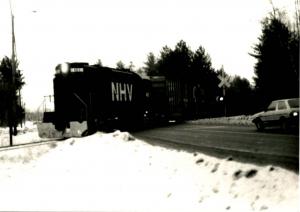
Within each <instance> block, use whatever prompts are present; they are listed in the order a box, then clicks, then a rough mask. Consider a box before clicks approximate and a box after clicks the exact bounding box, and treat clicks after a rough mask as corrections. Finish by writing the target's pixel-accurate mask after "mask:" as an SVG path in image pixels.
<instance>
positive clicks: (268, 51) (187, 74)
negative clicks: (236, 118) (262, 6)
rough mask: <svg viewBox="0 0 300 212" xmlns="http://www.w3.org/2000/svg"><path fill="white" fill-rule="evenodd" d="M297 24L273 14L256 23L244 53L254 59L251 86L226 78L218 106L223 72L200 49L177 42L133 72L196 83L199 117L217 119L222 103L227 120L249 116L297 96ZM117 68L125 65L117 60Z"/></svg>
mask: <svg viewBox="0 0 300 212" xmlns="http://www.w3.org/2000/svg"><path fill="white" fill-rule="evenodd" d="M296 14H298V13H296ZM299 23H300V18H299V14H298V15H296V22H295V24H294V25H292V24H291V23H289V21H288V19H287V18H286V16H285V15H284V13H283V12H281V11H279V10H278V9H274V10H273V12H272V13H270V14H269V15H268V16H267V17H266V18H265V19H264V20H263V21H262V22H261V24H262V32H261V35H260V36H259V37H258V42H257V43H256V44H255V45H254V47H253V49H252V52H250V53H249V57H254V58H255V59H256V63H255V65H254V67H253V72H254V75H255V76H254V77H253V80H254V85H251V83H250V82H249V81H248V80H247V79H245V78H242V77H240V76H233V77H231V86H230V87H229V88H227V89H226V96H225V97H224V98H223V102H220V101H218V100H219V98H218V97H220V96H222V95H223V92H222V88H219V87H218V84H219V82H220V80H219V79H218V77H217V76H218V75H220V74H222V75H225V76H226V75H227V74H226V72H225V71H224V69H223V68H220V69H215V68H213V66H212V63H211V58H210V56H209V54H208V53H207V52H206V50H205V48H204V47H203V46H199V48H198V49H197V50H196V51H195V52H193V51H192V50H191V49H190V47H189V46H188V45H187V43H186V42H185V41H183V40H181V41H179V42H178V43H177V44H176V45H175V48H174V49H172V48H170V47H168V46H164V47H163V48H162V50H161V51H160V54H159V55H158V56H155V55H154V54H153V53H152V52H150V53H149V54H148V55H147V60H146V62H145V66H144V67H143V68H140V69H138V70H137V72H140V73H142V72H143V73H145V74H146V75H148V76H155V75H163V76H167V77H171V78H174V77H176V78H180V79H185V80H188V81H189V82H191V83H196V84H199V85H200V99H201V101H202V102H203V105H202V110H203V116H216V115H221V114H220V113H217V111H218V110H220V108H222V104H226V106H227V115H238V114H253V113H255V112H258V111H261V110H263V109H265V108H266V107H267V105H268V104H269V103H270V102H271V101H272V100H275V99H284V98H295V97H299V37H300V32H299V28H300V26H299ZM131 66H132V64H131ZM117 67H121V68H124V67H125V65H124V63H122V61H119V62H118V63H117Z"/></svg>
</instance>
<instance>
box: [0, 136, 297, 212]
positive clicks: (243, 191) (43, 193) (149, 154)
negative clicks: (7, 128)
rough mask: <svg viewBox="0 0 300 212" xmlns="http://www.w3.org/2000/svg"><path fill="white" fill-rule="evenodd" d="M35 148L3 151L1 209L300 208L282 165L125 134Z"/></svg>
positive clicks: (293, 182) (294, 176) (294, 182)
mask: <svg viewBox="0 0 300 212" xmlns="http://www.w3.org/2000/svg"><path fill="white" fill-rule="evenodd" d="M30 148H31V149H30V150H29V149H28V148H25V149H23V151H24V153H23V154H21V152H17V153H16V152H15V151H21V150H20V149H18V150H16V149H15V150H8V151H5V152H4V151H0V173H1V174H0V200H1V204H0V211H6V210H10V211H15V210H21V211H24V210H30V211H41V210H47V211H49V210H55V211H61V210H68V211H75V210H77V211H78V210H79V211H87V210H94V211H155V212H156V211H298V210H299V206H298V198H299V195H298V174H296V173H294V172H292V171H288V170H285V169H282V168H279V167H273V166H263V167H260V166H256V165H253V164H243V163H239V162H236V161H234V158H231V157H229V158H227V159H223V160H221V159H217V158H214V157H210V156H206V155H204V154H202V153H199V152H193V153H191V152H185V151H181V150H176V149H167V148H163V147H158V146H151V145H149V144H147V143H144V142H143V141H140V140H137V139H135V138H134V137H133V136H132V135H130V134H129V133H127V132H120V131H116V132H114V133H110V134H104V133H96V134H94V135H92V136H88V137H85V138H70V139H67V140H65V141H63V142H53V143H50V144H46V145H40V146H36V147H30ZM46 152H47V153H46ZM38 153H39V154H38ZM42 153H44V154H43V155H42ZM27 154H29V155H31V156H30V157H28V158H27V160H23V159H24V158H26V155H27ZM18 155H23V158H21V159H20V160H12V158H14V157H16V156H18ZM8 159H9V160H8ZM28 159H30V160H28Z"/></svg>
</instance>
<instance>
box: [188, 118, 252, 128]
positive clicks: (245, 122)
mask: <svg viewBox="0 0 300 212" xmlns="http://www.w3.org/2000/svg"><path fill="white" fill-rule="evenodd" d="M253 117H254V116H246V115H240V116H231V117H218V118H205V119H198V120H193V121H188V123H191V124H222V125H238V126H251V127H254V126H255V125H254V124H253V123H252V120H253Z"/></svg>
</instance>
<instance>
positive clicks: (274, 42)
mask: <svg viewBox="0 0 300 212" xmlns="http://www.w3.org/2000/svg"><path fill="white" fill-rule="evenodd" d="M262 26H263V29H262V35H261V36H260V37H259V43H258V44H256V45H255V47H254V53H253V54H251V55H252V56H253V57H255V58H256V59H257V62H256V64H255V75H256V76H255V77H254V81H255V89H256V92H257V95H258V97H259V101H260V104H261V106H263V107H264V106H266V104H268V103H269V102H270V101H271V100H274V99H282V98H291V97H298V96H299V37H298V36H297V34H296V33H295V32H293V31H292V30H290V28H289V27H288V24H286V23H285V22H284V19H283V17H282V16H281V15H280V13H276V12H274V14H271V15H270V17H267V18H266V19H265V20H264V21H263V22H262Z"/></svg>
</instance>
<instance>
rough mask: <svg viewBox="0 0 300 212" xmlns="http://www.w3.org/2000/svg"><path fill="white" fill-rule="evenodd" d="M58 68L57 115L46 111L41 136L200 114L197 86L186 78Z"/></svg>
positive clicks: (82, 67) (74, 65)
mask: <svg viewBox="0 0 300 212" xmlns="http://www.w3.org/2000/svg"><path fill="white" fill-rule="evenodd" d="M55 70H56V73H55V76H54V79H53V88H54V111H52V112H45V113H44V117H43V123H41V124H39V125H38V129H39V135H40V137H61V136H82V135H88V134H91V133H93V132H95V131H97V130H105V129H109V128H113V129H121V130H124V129H125V130H135V129H139V128H141V127H144V126H147V125H155V124H156V123H162V122H168V121H170V120H175V121H183V120H186V119H190V118H192V117H194V116H195V115H196V113H197V102H198V99H197V95H196V94H197V88H198V85H195V84H191V83H189V82H187V81H184V80H182V79H175V78H173V79H172V78H167V77H165V76H152V77H141V76H140V75H138V74H137V73H135V72H133V71H130V70H129V69H114V68H109V67H102V66H99V65H89V64H88V63H65V64H59V65H57V67H56V69H55ZM49 126H52V128H53V129H54V128H55V130H56V131H57V132H59V133H58V134H57V133H56V134H55V133H53V132H52V131H53V130H52V131H51V130H50V129H49V128H51V127H49ZM54 134H55V135H54Z"/></svg>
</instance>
